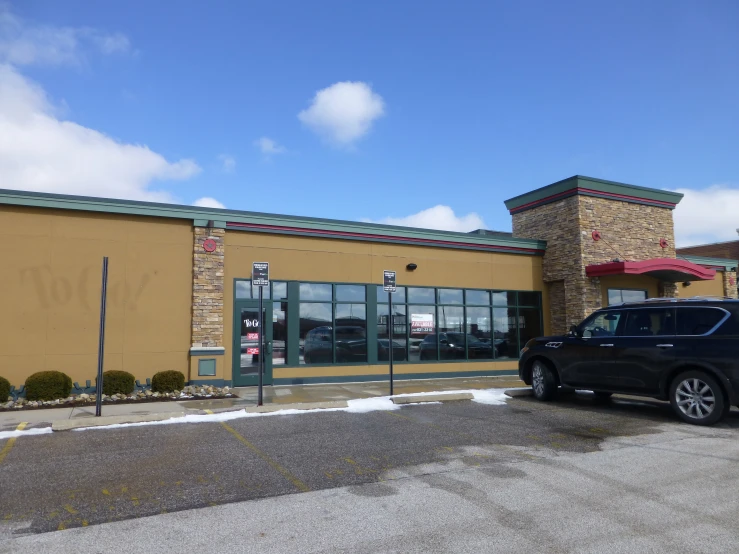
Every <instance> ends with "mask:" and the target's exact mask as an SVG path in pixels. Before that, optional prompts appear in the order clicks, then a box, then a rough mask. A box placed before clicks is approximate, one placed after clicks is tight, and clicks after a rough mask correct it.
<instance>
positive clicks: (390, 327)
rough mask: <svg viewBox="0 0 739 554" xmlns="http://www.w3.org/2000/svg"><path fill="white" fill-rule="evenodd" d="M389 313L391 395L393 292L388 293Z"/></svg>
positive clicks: (391, 381) (391, 383)
mask: <svg viewBox="0 0 739 554" xmlns="http://www.w3.org/2000/svg"><path fill="white" fill-rule="evenodd" d="M387 313H388V330H387V336H388V339H389V344H388V347H389V348H388V349H389V351H390V352H389V356H390V396H392V395H393V293H392V292H388V293H387Z"/></svg>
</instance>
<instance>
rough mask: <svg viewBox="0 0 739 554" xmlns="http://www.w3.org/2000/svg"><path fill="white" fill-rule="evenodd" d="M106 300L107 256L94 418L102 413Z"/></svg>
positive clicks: (104, 260)
mask: <svg viewBox="0 0 739 554" xmlns="http://www.w3.org/2000/svg"><path fill="white" fill-rule="evenodd" d="M107 299H108V256H105V257H104V258H103V285H102V287H101V292H100V338H99V339H98V378H97V386H96V387H95V389H96V390H95V416H96V417H100V416H101V415H102V411H103V356H104V354H105V308H106V303H107Z"/></svg>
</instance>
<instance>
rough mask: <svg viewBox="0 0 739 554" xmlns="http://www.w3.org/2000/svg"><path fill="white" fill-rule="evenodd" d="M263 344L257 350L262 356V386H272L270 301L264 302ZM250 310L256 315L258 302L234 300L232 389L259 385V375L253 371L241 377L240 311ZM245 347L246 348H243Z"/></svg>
mask: <svg viewBox="0 0 739 554" xmlns="http://www.w3.org/2000/svg"><path fill="white" fill-rule="evenodd" d="M263 302H264V305H263V308H264V341H263V342H264V344H263V345H262V348H260V350H259V355H262V354H263V353H265V355H264V378H263V381H262V382H263V384H265V385H271V384H272V333H273V329H272V301H271V300H264V301H263ZM242 310H251V311H253V313H254V314H255V315H256V314H257V313H258V312H259V301H258V300H236V301H235V302H234V320H233V361H232V365H231V374H232V379H233V385H234V387H249V386H256V385H258V384H259V374H258V373H257V372H256V371H254V373H253V374H250V375H241V356H242V354H244V355H246V353H245V352H244V353H242V351H241V349H242V345H241V323H242V322H241V311H242ZM245 347H246V346H245Z"/></svg>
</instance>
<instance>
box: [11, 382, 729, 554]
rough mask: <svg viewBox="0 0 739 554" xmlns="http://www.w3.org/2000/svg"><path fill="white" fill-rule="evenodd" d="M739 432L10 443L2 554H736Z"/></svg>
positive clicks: (481, 429)
mask: <svg viewBox="0 0 739 554" xmlns="http://www.w3.org/2000/svg"><path fill="white" fill-rule="evenodd" d="M737 415H739V414H737V413H732V415H731V416H730V418H729V419H728V420H727V421H726V422H724V423H722V424H721V425H719V426H716V427H713V428H709V429H704V428H697V427H692V426H688V425H684V424H680V423H676V422H675V419H674V416H673V415H672V414H671V412H670V409H669V407H668V406H667V405H666V404H664V403H661V402H656V401H651V400H644V401H641V400H634V399H624V398H617V399H616V400H614V401H612V402H609V403H605V404H604V403H600V402H597V401H596V400H595V399H594V398H593V397H592V396H590V395H585V394H573V395H568V396H566V397H564V398H563V399H562V400H560V401H558V402H555V403H551V404H545V403H539V402H536V401H534V400H533V399H531V398H516V399H511V400H509V402H508V403H507V405H505V406H490V405H485V404H478V403H474V402H470V401H463V402H454V403H446V404H438V405H436V404H435V405H416V406H407V407H403V408H402V409H399V410H394V411H376V412H369V413H364V414H355V413H345V412H327V413H309V414H302V415H285V416H282V415H278V416H269V417H259V418H252V419H235V420H232V421H229V422H223V423H197V424H179V425H163V426H144V427H128V428H122V429H108V430H88V431H82V432H75V431H72V432H66V433H55V434H49V435H40V436H32V437H22V438H20V439H18V441H17V442H16V444H15V445H14V446H13V447H12V449H10V450H9V451H8V452H6V455H5V457H4V459H3V460H2V461H0V482H2V487H0V495H2V498H0V500H1V502H0V506H2V513H0V521H2V523H0V537H1V538H0V540H2V541H3V542H1V543H0V544H2V545H3V546H0V552H25V551H28V552H31V551H45V550H48V549H51V547H52V546H53V549H54V551H57V552H76V551H79V546H80V541H82V542H84V544H85V545H87V546H88V547H89V548H86V551H91V552H107V551H111V550H112V549H113V547H114V546H115V545H116V544H117V541H119V540H125V541H126V549H127V550H129V551H131V552H151V551H161V552H168V551H171V552H175V551H178V552H179V551H181V550H182V547H183V544H184V545H187V549H188V550H197V551H213V550H215V549H217V548H216V547H218V548H232V549H233V548H236V546H235V545H240V547H239V548H236V549H237V550H239V549H240V551H244V552H250V551H254V552H298V551H299V552H349V551H352V552H354V551H357V552H449V551H455V552H463V551H506V552H507V551H524V550H525V551H528V552H530V551H532V550H536V551H542V552H545V551H546V552H571V551H578V549H579V550H580V551H582V552H589V551H590V552H592V551H594V550H598V551H604V552H608V551H613V552H626V551H629V552H634V551H655V552H662V551H675V550H682V549H685V548H686V547H688V548H687V549H688V550H690V551H697V552H712V551H730V550H731V548H730V546H731V544H736V542H737V539H739V535H737V528H738V527H737V525H736V524H735V523H734V522H735V519H736V518H735V517H734V515H735V508H736V500H735V499H736V498H737V492H739V484H738V483H739V479H737V477H739V475H738V474H739V470H738V469H737V468H738V467H739V464H737V462H738V461H739V450H738V448H737V446H735V445H736V444H737V442H736V438H737V433H738V432H739V431H738V430H739V417H737ZM0 446H1V445H0ZM145 516H152V517H145ZM138 518H143V519H138ZM57 530H62V531H57ZM690 530H693V531H694V532H695V533H696V534H695V535H691V533H690V532H689V531H690ZM50 531H57V532H52V533H48V532H50ZM125 537H127V538H125ZM206 538H207V540H206ZM183 541H184V542H183ZM203 541H205V542H203ZM732 541H733V542H732ZM199 544H200V545H202V548H200V547H198V545H199ZM495 544H498V545H500V548H492V547H491V545H495ZM596 545H597V548H595V546H596ZM3 548H5V550H3ZM75 548H76V549H77V550H75ZM714 548H715V549H714ZM629 549H630V550H629ZM668 549H671V550H668Z"/></svg>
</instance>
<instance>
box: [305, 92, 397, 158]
mask: <svg viewBox="0 0 739 554" xmlns="http://www.w3.org/2000/svg"><path fill="white" fill-rule="evenodd" d="M384 113H385V102H384V101H383V99H382V97H381V96H380V95H379V94H377V93H375V92H373V91H372V88H371V87H370V86H369V85H368V84H366V83H362V82H351V81H344V82H341V83H335V84H333V85H331V86H330V87H328V88H325V89H323V90H319V91H318V92H317V93H316V95H315V97H314V98H313V103H312V104H311V106H310V107H309V108H308V109H306V110H303V111H302V112H300V113H299V114H298V119H300V121H302V122H303V123H304V124H305V125H307V126H308V127H309V128H310V129H312V130H313V131H314V132H316V133H318V134H319V135H321V136H322V137H324V138H325V139H326V140H328V141H329V142H331V143H333V144H336V145H338V146H348V145H351V144H352V143H353V142H354V141H356V140H358V139H360V138H361V137H363V136H364V135H366V134H367V133H368V132H369V130H370V128H371V127H372V123H373V122H374V121H375V120H376V119H377V118H379V117H381V116H382V115H384Z"/></svg>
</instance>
